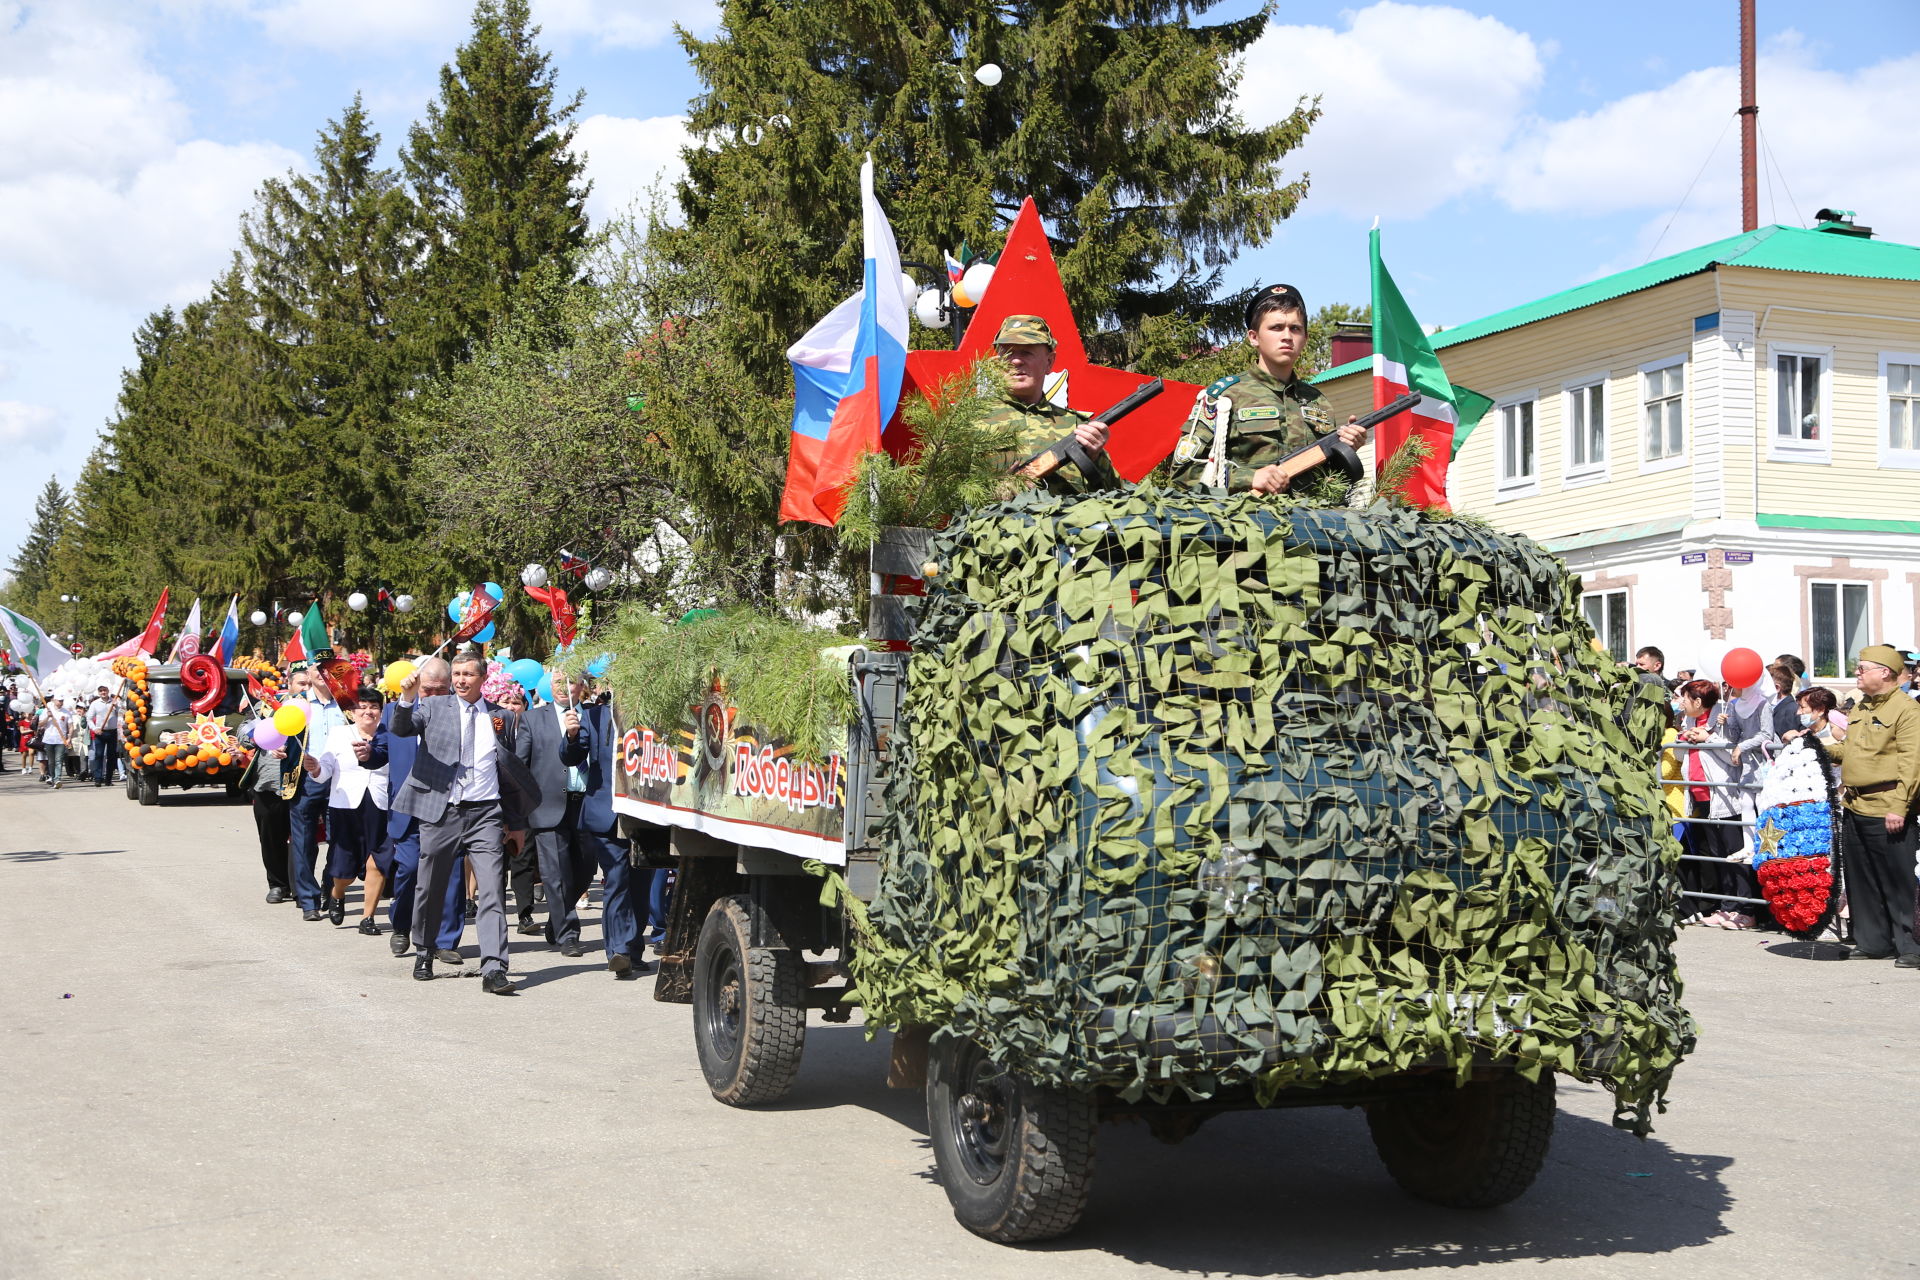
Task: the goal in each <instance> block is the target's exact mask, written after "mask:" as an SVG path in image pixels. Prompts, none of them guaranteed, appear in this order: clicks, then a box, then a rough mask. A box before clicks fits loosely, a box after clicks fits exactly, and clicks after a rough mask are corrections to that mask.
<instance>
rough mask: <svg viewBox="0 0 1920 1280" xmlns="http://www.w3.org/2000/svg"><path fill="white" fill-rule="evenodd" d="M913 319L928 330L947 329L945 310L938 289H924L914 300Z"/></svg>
mask: <svg viewBox="0 0 1920 1280" xmlns="http://www.w3.org/2000/svg"><path fill="white" fill-rule="evenodd" d="M913 318H914V319H916V320H918V321H919V322H920V323H921V324H923V325H925V326H927V328H929V329H944V328H946V327H947V308H946V304H945V302H944V300H942V298H941V297H940V291H939V290H938V289H924V290H922V291H921V293H920V296H919V297H918V298H916V299H914V302H913Z"/></svg>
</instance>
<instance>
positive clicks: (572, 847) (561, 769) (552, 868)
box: [514, 702, 597, 957]
mask: <svg viewBox="0 0 1920 1280" xmlns="http://www.w3.org/2000/svg"><path fill="white" fill-rule="evenodd" d="M514 748H515V750H516V752H517V753H518V754H519V757H520V763H521V764H522V765H523V766H525V775H526V776H527V777H529V778H531V779H532V782H533V789H532V791H531V793H530V794H529V795H528V796H526V797H525V798H524V799H525V807H524V811H523V813H522V815H521V816H523V817H524V818H525V819H526V822H527V829H528V832H529V833H530V836H531V838H532V840H533V843H534V848H535V850H536V851H537V854H538V857H539V860H540V881H541V883H543V884H545V885H546V886H547V944H548V945H549V946H554V947H558V948H560V954H561V955H563V956H569V957H577V956H581V955H584V954H586V953H585V950H584V949H583V948H582V947H581V945H580V915H579V912H578V911H576V910H575V909H574V904H575V903H577V902H578V901H579V900H580V898H581V897H582V896H583V895H585V893H586V891H587V886H588V885H590V884H592V883H593V866H594V863H595V862H596V861H597V858H596V856H595V853H594V842H593V841H592V840H591V839H587V838H583V836H582V834H581V832H580V805H581V802H582V800H583V798H584V796H585V793H586V789H587V782H586V768H585V766H586V762H587V749H586V740H585V737H584V735H583V733H582V725H581V720H580V709H579V708H578V707H575V706H573V705H571V704H570V703H566V702H555V703H542V704H539V705H537V706H534V707H530V708H529V709H528V710H527V711H526V712H524V713H523V714H522V715H521V717H520V733H519V734H518V735H516V736H515V738H514Z"/></svg>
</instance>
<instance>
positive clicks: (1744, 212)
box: [1740, 0, 1760, 231]
mask: <svg viewBox="0 0 1920 1280" xmlns="http://www.w3.org/2000/svg"><path fill="white" fill-rule="evenodd" d="M1753 94H1754V91H1753V0H1740V230H1742V231H1753V230H1755V229H1757V228H1758V227H1759V226H1760V181H1759V166H1758V164H1757V163H1756V159H1755V157H1756V150H1757V149H1756V148H1755V146H1754V135H1755V133H1756V132H1757V131H1758V129H1759V127H1760V104H1759V103H1758V102H1756V101H1754V96H1753Z"/></svg>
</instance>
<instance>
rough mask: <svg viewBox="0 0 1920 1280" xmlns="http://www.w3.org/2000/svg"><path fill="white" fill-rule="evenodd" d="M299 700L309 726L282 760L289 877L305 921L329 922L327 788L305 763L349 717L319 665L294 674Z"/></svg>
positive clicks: (295, 689)
mask: <svg viewBox="0 0 1920 1280" xmlns="http://www.w3.org/2000/svg"><path fill="white" fill-rule="evenodd" d="M293 692H294V693H295V695H296V699H295V701H294V702H293V703H292V704H291V705H294V706H297V707H299V708H300V709H301V710H302V711H304V712H305V713H306V716H307V727H306V729H305V730H304V731H303V732H302V733H301V734H299V735H298V736H297V737H295V738H294V739H292V740H291V741H289V742H288V744H287V757H286V759H285V760H283V761H282V762H281V765H280V772H281V776H282V777H283V778H288V779H292V781H291V783H290V784H288V785H286V788H285V794H286V797H287V802H288V803H287V828H288V832H289V837H288V842H287V879H288V880H289V881H290V882H291V883H292V885H293V896H294V898H295V900H297V901H298V902H299V904H300V918H301V919H302V920H321V919H324V918H325V915H324V913H323V912H322V911H321V910H320V882H319V881H318V880H316V879H314V875H313V868H314V863H315V862H316V861H318V859H319V857H320V824H321V823H322V822H323V821H325V819H326V816H327V793H328V787H327V784H326V783H324V782H321V781H318V780H317V779H315V778H312V777H310V776H308V774H307V772H306V770H304V769H302V768H301V767H300V759H301V756H302V755H303V754H304V752H305V750H306V747H307V745H308V744H312V746H313V748H314V750H316V751H317V750H319V749H320V748H321V747H323V746H325V745H326V741H327V735H328V734H331V733H332V732H333V731H334V729H335V728H337V727H339V726H341V725H344V724H345V723H346V722H347V717H346V713H345V712H343V711H341V710H340V707H339V704H337V703H336V702H334V700H333V690H332V689H330V688H328V687H327V678H326V676H325V675H323V674H321V672H320V669H319V668H318V667H311V666H309V667H300V668H298V669H296V670H295V671H294V673H293Z"/></svg>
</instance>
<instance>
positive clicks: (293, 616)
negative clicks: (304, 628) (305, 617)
mask: <svg viewBox="0 0 1920 1280" xmlns="http://www.w3.org/2000/svg"><path fill="white" fill-rule="evenodd" d="M287 625H288V626H290V627H297V626H299V625H300V611H299V610H298V609H289V610H287Z"/></svg>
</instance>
